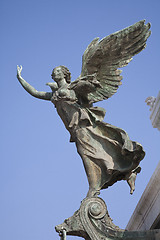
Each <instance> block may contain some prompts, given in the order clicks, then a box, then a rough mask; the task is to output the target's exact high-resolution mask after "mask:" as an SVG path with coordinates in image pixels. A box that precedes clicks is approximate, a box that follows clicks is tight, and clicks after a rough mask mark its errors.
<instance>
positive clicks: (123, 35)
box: [79, 20, 151, 103]
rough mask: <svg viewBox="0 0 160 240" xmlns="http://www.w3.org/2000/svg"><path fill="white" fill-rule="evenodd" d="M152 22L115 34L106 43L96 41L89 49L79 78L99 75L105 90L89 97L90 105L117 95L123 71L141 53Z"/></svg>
mask: <svg viewBox="0 0 160 240" xmlns="http://www.w3.org/2000/svg"><path fill="white" fill-rule="evenodd" d="M149 29H150V23H148V24H146V25H145V20H142V21H140V22H138V23H136V24H134V25H132V26H130V27H127V28H125V29H123V30H121V31H118V32H115V33H114V34H111V35H109V36H107V37H105V38H103V39H102V40H100V41H99V38H96V39H94V40H93V41H92V42H91V43H90V45H89V46H88V47H87V49H86V50H85V52H84V54H83V58H82V71H81V75H80V77H79V79H81V78H82V79H83V78H85V76H87V75H92V74H96V79H97V80H98V81H99V82H100V85H101V88H100V87H97V88H96V91H92V92H91V93H89V94H88V100H89V102H90V103H93V102H98V101H102V100H104V99H107V98H109V97H111V96H112V95H113V94H114V93H116V91H117V89H118V87H119V85H121V80H122V76H120V73H121V72H122V71H121V70H118V68H121V67H124V66H126V65H127V64H128V63H129V62H130V61H131V60H132V57H133V56H134V55H136V54H138V53H139V52H141V51H142V50H143V49H144V48H145V46H146V41H147V38H148V37H149V36H150V34H151V31H149Z"/></svg>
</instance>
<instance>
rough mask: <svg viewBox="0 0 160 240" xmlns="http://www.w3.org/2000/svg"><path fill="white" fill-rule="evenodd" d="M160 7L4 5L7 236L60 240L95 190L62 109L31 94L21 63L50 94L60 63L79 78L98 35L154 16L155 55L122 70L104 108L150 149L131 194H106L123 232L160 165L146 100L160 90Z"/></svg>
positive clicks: (151, 43) (151, 45) (2, 221)
mask: <svg viewBox="0 0 160 240" xmlns="http://www.w3.org/2000/svg"><path fill="white" fill-rule="evenodd" d="M159 9H160V1H159V0H154V1H150V0H146V1H145V0H141V1H139V0H134V1H128V0H122V1H118V0H112V1H109V0H108V1H107V0H99V1H95V0H92V1H91V0H81V1H75V0H74V1H73V0H68V1H54V0H52V1H51V0H45V1H42V0H39V1H38V0H32V1H31V0H28V1H24V0H21V1H19V0H14V1H11V0H5V1H4V0H1V2H0V29H1V45H0V52H1V58H0V66H1V79H2V80H1V89H2V91H1V95H0V97H1V101H0V104H1V118H0V121H1V148H2V150H1V157H0V164H1V167H0V172H1V174H0V191H1V197H0V213H1V214H0V226H1V227H0V239H2V240H10V239H12V240H35V239H38V240H51V239H58V235H57V233H56V232H55V231H54V226H55V225H57V224H59V223H62V222H63V220H64V219H65V218H67V217H70V216H71V215H72V214H73V213H74V212H75V211H76V210H77V209H78V208H79V206H80V201H81V200H82V199H83V198H84V197H85V196H86V193H87V191H88V182H87V178H86V175H85V171H84V169H83V165H82V161H81V159H80V157H79V155H78V154H77V152H76V147H75V146H74V144H73V143H72V144H71V143H69V133H68V132H67V130H66V129H65V128H64V126H63V123H62V122H61V120H60V118H59V116H58V115H57V113H56V110H55V108H54V106H53V105H52V103H50V102H46V101H43V100H38V99H35V98H33V97H31V96H30V95H29V94H27V93H26V92H25V91H24V89H23V88H22V87H21V86H20V84H19V83H18V81H17V79H16V66H17V64H18V65H22V66H23V70H22V76H23V78H24V79H25V80H27V81H28V82H29V83H30V84H31V85H33V86H34V87H35V88H36V89H37V90H41V91H49V88H48V87H47V86H46V85H45V83H47V82H49V81H51V77H50V75H51V72H52V69H53V68H54V67H55V66H58V65H65V66H67V67H68V68H69V69H70V71H71V73H72V80H75V79H76V78H77V77H78V76H79V74H80V72H81V57H82V54H83V52H84V51H85V49H86V47H87V45H88V44H89V43H90V42H91V41H92V40H93V39H94V38H95V37H100V38H103V37H105V36H107V35H109V34H111V33H113V32H115V31H118V30H121V29H123V28H125V27H127V26H129V25H132V24H134V23H135V22H137V21H140V20H142V19H146V22H151V24H152V27H151V30H152V35H151V37H150V38H149V40H148V41H147V48H146V49H145V50H144V51H143V52H141V53H140V54H138V55H137V56H135V57H134V59H133V61H132V62H131V63H130V64H129V65H128V66H127V67H125V68H123V73H122V75H123V84H122V86H121V87H120V88H119V90H118V92H117V93H116V94H115V95H114V96H113V97H112V98H111V99H109V100H107V101H104V102H100V103H98V105H99V106H102V107H104V108H105V109H106V110H107V113H106V117H105V121H106V122H108V123H111V124H112V125H115V126H118V127H120V128H123V129H125V130H126V131H127V132H128V134H129V136H130V138H131V139H132V140H134V141H138V142H140V143H141V144H142V145H143V147H144V149H145V151H146V157H145V159H144V160H143V161H142V163H141V167H142V172H141V174H139V175H138V177H137V182H136V191H135V193H134V194H133V196H131V195H130V194H129V187H128V185H127V183H126V182H123V181H121V182H119V183H116V184H115V185H114V186H112V187H110V188H109V189H106V190H103V191H102V192H101V195H100V196H101V197H102V198H103V199H104V200H105V202H106V204H107V206H108V210H109V213H110V215H111V217H112V218H113V221H114V223H115V224H117V225H119V226H120V227H121V228H125V226H126V224H127V222H128V220H129V218H130V216H131V214H132V212H133V210H134V208H135V206H136V204H137V202H138V200H139V199H140V196H141V194H142V193H143V191H144V189H145V187H146V185H147V183H148V181H149V179H150V177H151V175H152V173H153V172H154V170H155V168H156V166H157V164H158V161H159V142H160V140H159V139H160V135H159V132H158V130H157V129H153V127H152V125H151V122H150V119H149V116H150V112H149V107H148V106H147V105H146V103H145V99H146V98H147V97H148V96H157V94H158V92H159V90H160V79H159V74H158V71H159V55H160V47H159V43H160V30H159V29H160V28H159V26H160V18H159ZM68 239H76V237H70V236H69V237H68Z"/></svg>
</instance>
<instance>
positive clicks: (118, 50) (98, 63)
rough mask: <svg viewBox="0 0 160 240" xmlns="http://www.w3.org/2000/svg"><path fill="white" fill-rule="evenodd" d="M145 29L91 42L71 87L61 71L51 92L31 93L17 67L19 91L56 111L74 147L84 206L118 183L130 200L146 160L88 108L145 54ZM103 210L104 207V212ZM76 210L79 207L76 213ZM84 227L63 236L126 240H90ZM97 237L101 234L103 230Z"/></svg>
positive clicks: (113, 89)
mask: <svg viewBox="0 0 160 240" xmlns="http://www.w3.org/2000/svg"><path fill="white" fill-rule="evenodd" d="M149 29H150V24H149V23H148V24H146V25H145V21H140V22H138V23H136V24H134V25H132V26H130V27H128V28H125V29H123V30H121V31H119V32H116V33H114V34H111V35H109V36H107V37H105V38H103V39H102V40H100V41H99V38H96V39H94V40H93V41H92V42H91V43H90V45H89V46H88V47H87V49H86V50H85V52H84V54H83V59H82V60H83V61H82V71H81V75H80V76H79V77H78V78H77V79H76V80H75V81H74V82H71V76H70V72H69V70H68V69H67V68H66V67H65V66H59V67H56V68H54V69H53V71H52V74H51V76H52V79H54V81H55V82H54V83H53V82H50V83H47V85H48V86H49V87H50V88H51V90H52V91H51V92H40V91H37V90H35V89H34V88H33V87H32V86H31V85H30V84H29V83H27V82H26V81H25V80H24V79H23V78H22V77H21V71H22V67H18V66H17V78H18V80H19V82H20V83H21V85H22V86H23V87H24V89H25V90H26V91H27V92H28V93H30V94H31V95H32V96H34V97H36V98H40V99H44V100H49V101H51V102H52V103H53V104H54V105H55V107H56V109H57V113H58V114H59V116H60V117H61V119H62V121H63V123H64V125H65V127H66V129H67V130H68V131H69V133H70V135H71V138H70V141H71V142H75V144H76V147H77V151H78V153H79V155H80V156H81V158H82V160H83V164H84V168H85V171H86V174H87V178H88V182H89V191H88V194H87V198H86V199H87V200H84V202H86V201H87V203H89V202H90V203H92V200H93V199H95V197H96V199H97V201H99V198H98V197H97V195H98V194H99V192H100V190H101V189H104V188H108V187H109V186H111V185H113V184H114V183H115V182H117V181H119V180H127V182H128V184H129V186H130V193H131V194H132V193H133V191H134V189H135V179H136V175H137V173H139V172H140V170H141V168H140V166H139V163H140V161H141V160H142V159H143V158H144V155H145V153H144V151H143V148H142V146H141V145H140V144H139V143H137V142H133V141H131V140H130V139H129V137H128V135H127V133H126V132H125V131H124V130H122V129H120V128H118V127H115V126H112V125H111V124H108V123H105V122H104V121H103V119H104V116H105V110H104V109H103V108H100V107H95V106H93V103H95V102H99V101H102V100H105V99H108V98H109V97H111V96H112V95H113V94H114V93H115V92H116V91H117V89H118V87H119V85H121V80H122V76H120V73H121V70H118V68H121V67H124V66H126V65H127V64H128V63H129V62H130V61H131V60H132V56H134V55H136V54H137V53H139V52H140V51H142V50H143V49H144V48H145V46H146V41H147V38H148V37H149V36H150V31H149ZM101 201H102V200H101ZM82 204H83V202H82ZM103 206H104V204H103ZM105 208H106V207H105V206H104V211H105ZM81 209H82V205H81V208H80V212H82V210H81ZM96 211H97V210H96ZM93 215H94V214H93ZM77 216H78V215H77ZM81 216H82V215H81ZM91 216H92V214H91ZM107 216H108V215H107ZM92 217H93V216H92ZM103 217H104V216H103ZM103 217H102V218H103ZM94 218H95V217H94ZM72 219H73V218H72ZM74 219H75V218H74ZM97 219H99V218H97ZM105 219H106V218H105ZM108 219H109V218H108ZM81 220H82V218H81ZM75 221H77V220H75ZM96 221H98V220H96ZM104 221H105V220H104ZM106 221H108V222H107V224H108V225H107V226H110V228H111V232H112V231H113V230H114V231H115V233H114V234H118V233H116V231H117V228H115V227H113V224H112V223H111V221H110V220H106ZM94 222H95V220H94ZM72 223H73V222H72ZM74 224H78V222H77V223H74ZM85 224H89V222H87V220H85ZM95 224H97V223H96V222H95ZM98 226H99V225H98ZM83 227H84V224H83V221H82V224H80V226H79V230H78V232H79V233H77V231H74V230H73V231H67V234H70V233H71V232H72V235H77V236H82V237H86V236H89V237H86V239H120V238H121V239H131V238H125V237H124V236H126V235H125V234H126V233H124V231H123V234H122V232H120V234H118V235H117V236H118V238H114V237H115V236H116V235H114V234H113V235H114V237H113V238H109V235H105V237H104V238H103V237H102V238H100V237H99V235H97V237H95V236H96V235H95V236H93V235H90V234H88V232H87V231H86V229H85V231H83V230H84V229H83ZM112 228H113V229H112ZM57 229H58V230H57V231H61V232H62V230H63V228H62V229H60V228H59V227H57ZM73 229H74V227H73ZM80 229H83V230H82V231H81V230H80ZM104 230H105V225H104ZM101 231H102V232H103V227H102V230H101ZM105 231H108V230H105ZM82 232H83V234H81V233H82ZM84 232H85V233H84ZM74 233H75V234H74ZM86 233H87V234H88V235H86ZM94 234H96V233H94ZM97 234H98V233H97ZM111 235H112V234H111ZM106 236H108V238H106ZM134 239H136V238H134ZM137 239H138V238H137ZM142 239H144V238H142ZM146 239H147V238H146Z"/></svg>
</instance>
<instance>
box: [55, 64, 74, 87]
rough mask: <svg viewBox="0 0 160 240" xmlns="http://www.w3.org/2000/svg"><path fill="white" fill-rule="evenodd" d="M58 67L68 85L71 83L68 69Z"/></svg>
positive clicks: (61, 66)
mask: <svg viewBox="0 0 160 240" xmlns="http://www.w3.org/2000/svg"><path fill="white" fill-rule="evenodd" d="M58 67H60V68H61V69H62V72H63V74H64V77H65V80H66V82H67V83H70V82H71V73H70V71H69V69H68V68H67V67H65V66H63V65H60V66H58ZM55 68H57V67H55ZM55 68H54V69H55ZM54 69H53V71H52V74H54Z"/></svg>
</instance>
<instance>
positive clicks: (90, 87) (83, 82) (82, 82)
mask: <svg viewBox="0 0 160 240" xmlns="http://www.w3.org/2000/svg"><path fill="white" fill-rule="evenodd" d="M70 88H71V89H72V90H74V91H75V92H76V93H78V94H80V95H86V94H88V93H91V92H94V91H96V89H97V88H101V84H100V82H99V81H98V80H97V79H96V76H95V74H92V75H86V76H84V77H81V78H78V79H77V80H76V81H74V82H72V83H71V86H70Z"/></svg>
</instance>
